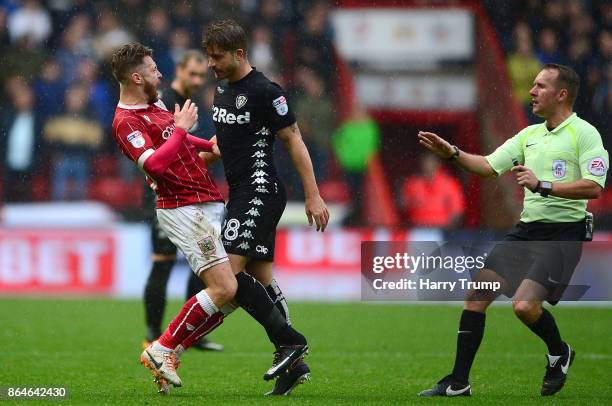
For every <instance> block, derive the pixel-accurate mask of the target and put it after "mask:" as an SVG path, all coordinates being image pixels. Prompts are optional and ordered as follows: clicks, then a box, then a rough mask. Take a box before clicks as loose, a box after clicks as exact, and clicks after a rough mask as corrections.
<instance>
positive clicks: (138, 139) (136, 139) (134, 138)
mask: <svg viewBox="0 0 612 406" xmlns="http://www.w3.org/2000/svg"><path fill="white" fill-rule="evenodd" d="M127 140H128V142H129V143H130V144H132V146H133V147H134V148H142V147H144V145H145V139H144V136H143V135H142V133H141V132H140V131H138V130H136V131H134V132H132V133H130V134H128V136H127Z"/></svg>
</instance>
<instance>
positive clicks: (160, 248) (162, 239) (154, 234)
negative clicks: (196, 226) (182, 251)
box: [151, 215, 177, 256]
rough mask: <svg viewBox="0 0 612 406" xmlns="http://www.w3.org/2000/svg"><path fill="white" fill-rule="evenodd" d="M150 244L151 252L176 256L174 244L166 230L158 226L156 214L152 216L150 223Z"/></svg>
mask: <svg viewBox="0 0 612 406" xmlns="http://www.w3.org/2000/svg"><path fill="white" fill-rule="evenodd" d="M151 246H152V247H153V254H158V255H174V256H176V253H177V249H176V246H175V245H174V244H172V241H170V238H168V235H167V234H166V232H165V231H164V230H162V228H161V227H160V225H159V221H158V220H157V216H156V215H154V216H153V221H152V224H151Z"/></svg>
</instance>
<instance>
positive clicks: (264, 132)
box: [255, 127, 270, 136]
mask: <svg viewBox="0 0 612 406" xmlns="http://www.w3.org/2000/svg"><path fill="white" fill-rule="evenodd" d="M255 135H263V136H268V135H270V129H269V128H268V127H261V130H259V131H257V132H256V133H255Z"/></svg>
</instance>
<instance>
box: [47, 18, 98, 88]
mask: <svg viewBox="0 0 612 406" xmlns="http://www.w3.org/2000/svg"><path fill="white" fill-rule="evenodd" d="M91 45H92V44H91V32H90V20H89V17H88V16H87V15H86V14H76V15H75V16H74V17H73V18H72V20H70V22H69V23H68V26H67V27H66V31H64V34H63V36H62V40H61V45H60V48H59V49H58V50H57V52H56V53H55V58H56V59H57V61H58V62H59V64H60V66H61V68H62V77H63V79H64V83H65V84H66V85H68V84H70V82H71V81H73V80H74V78H75V77H76V76H77V71H78V66H79V63H80V62H81V61H82V60H84V59H86V58H89V57H91V55H92V52H91V51H92V49H91Z"/></svg>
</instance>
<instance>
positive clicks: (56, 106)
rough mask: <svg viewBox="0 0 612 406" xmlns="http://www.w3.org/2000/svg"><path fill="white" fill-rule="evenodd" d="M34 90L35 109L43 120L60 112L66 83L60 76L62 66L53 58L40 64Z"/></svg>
mask: <svg viewBox="0 0 612 406" xmlns="http://www.w3.org/2000/svg"><path fill="white" fill-rule="evenodd" d="M34 92H35V93H36V111H37V113H38V115H39V117H40V119H41V120H42V121H43V122H45V121H46V120H47V118H48V117H49V116H52V115H57V114H59V113H61V111H62V100H63V99H64V93H65V92H66V85H65V84H64V80H63V78H62V68H61V67H60V65H59V63H58V62H57V60H55V59H54V58H49V59H47V60H46V61H45V64H44V65H43V66H42V69H41V71H40V75H39V76H38V78H37V79H36V80H35V81H34Z"/></svg>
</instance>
